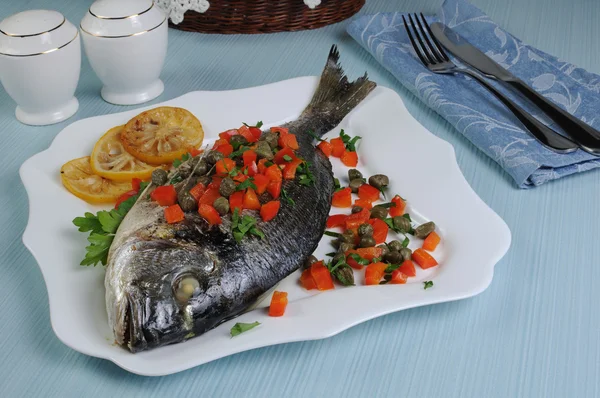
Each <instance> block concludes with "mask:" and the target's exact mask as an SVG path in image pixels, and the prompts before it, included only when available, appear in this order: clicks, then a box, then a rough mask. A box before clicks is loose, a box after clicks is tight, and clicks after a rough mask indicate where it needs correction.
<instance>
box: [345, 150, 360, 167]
mask: <svg viewBox="0 0 600 398" xmlns="http://www.w3.org/2000/svg"><path fill="white" fill-rule="evenodd" d="M342 163H343V164H344V166H348V167H356V165H357V164H358V154H357V153H356V152H355V151H344V153H343V154H342Z"/></svg>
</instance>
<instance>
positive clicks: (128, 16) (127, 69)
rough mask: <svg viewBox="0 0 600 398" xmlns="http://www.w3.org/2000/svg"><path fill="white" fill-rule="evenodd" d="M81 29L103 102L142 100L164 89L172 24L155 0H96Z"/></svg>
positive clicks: (124, 103) (126, 102) (152, 96)
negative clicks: (163, 68)
mask: <svg viewBox="0 0 600 398" xmlns="http://www.w3.org/2000/svg"><path fill="white" fill-rule="evenodd" d="M80 28H81V36H82V37H83V45H84V48H85V52H86V54H87V57H88V59H89V61H90V64H91V65H92V68H93V69H94V71H95V72H96V74H97V75H98V77H99V78H100V80H101V81H102V84H103V87H102V91H101V95H102V98H104V100H105V101H107V102H110V103H113V104H117V105H134V104H141V103H143V102H147V101H150V100H152V99H154V98H156V97H158V96H159V95H160V94H161V93H162V92H163V90H164V85H163V82H162V81H161V80H160V79H159V75H160V72H161V70H162V67H163V64H164V60H165V56H166V53H167V31H168V24H167V18H166V16H165V14H164V13H163V12H162V11H161V10H160V9H159V8H158V7H157V6H156V5H155V4H154V2H153V1H152V0H128V1H122V0H98V1H96V2H95V3H93V4H92V5H91V7H90V9H89V10H88V12H87V14H86V15H85V16H84V17H83V19H82V21H81V26H80Z"/></svg>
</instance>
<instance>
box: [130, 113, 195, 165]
mask: <svg viewBox="0 0 600 398" xmlns="http://www.w3.org/2000/svg"><path fill="white" fill-rule="evenodd" d="M203 139H204V131H203V130H202V124H201V123H200V121H199V120H198V119H197V118H196V117H195V116H194V115H192V114H191V113H190V112H189V111H187V110H185V109H182V108H174V107H169V106H163V107H159V108H154V109H150V110H148V111H146V112H143V113H140V114H139V115H137V116H136V117H134V118H133V119H131V120H130V121H129V122H127V124H126V125H125V127H124V128H123V130H122V131H121V134H120V140H121V142H122V143H123V147H125V150H127V152H129V153H130V154H131V155H133V156H135V157H136V158H138V159H140V160H142V161H144V162H146V163H149V164H153V165H159V164H163V163H171V162H173V161H174V160H175V159H178V158H180V157H181V156H182V155H184V154H185V153H187V152H188V150H189V148H198V147H199V146H200V144H202V140H203Z"/></svg>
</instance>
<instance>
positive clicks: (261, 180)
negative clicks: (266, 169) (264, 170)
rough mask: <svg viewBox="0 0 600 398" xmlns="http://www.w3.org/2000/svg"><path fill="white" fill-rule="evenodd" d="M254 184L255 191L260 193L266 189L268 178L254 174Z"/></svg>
mask: <svg viewBox="0 0 600 398" xmlns="http://www.w3.org/2000/svg"><path fill="white" fill-rule="evenodd" d="M248 174H250V173H248ZM254 185H256V193H257V194H259V195H262V194H263V193H264V192H265V191H266V190H267V185H269V179H268V178H267V177H265V176H264V175H262V174H256V175H255V176H254Z"/></svg>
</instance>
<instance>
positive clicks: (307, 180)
mask: <svg viewBox="0 0 600 398" xmlns="http://www.w3.org/2000/svg"><path fill="white" fill-rule="evenodd" d="M297 171H298V173H299V174H298V177H299V179H300V180H299V181H298V183H299V184H300V185H304V186H310V185H313V184H314V183H315V176H314V175H313V173H312V172H311V171H310V163H309V162H307V161H304V162H303V163H301V164H300V166H298V169H297Z"/></svg>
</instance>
